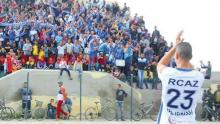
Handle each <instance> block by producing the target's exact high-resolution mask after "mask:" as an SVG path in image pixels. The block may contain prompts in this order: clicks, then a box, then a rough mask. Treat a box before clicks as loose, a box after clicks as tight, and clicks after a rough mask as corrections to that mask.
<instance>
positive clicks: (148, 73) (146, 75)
mask: <svg viewBox="0 0 220 124" xmlns="http://www.w3.org/2000/svg"><path fill="white" fill-rule="evenodd" d="M152 82H153V73H152V72H151V70H150V68H149V67H148V68H147V69H146V70H145V71H144V84H145V87H146V89H148V88H149V87H148V83H152Z"/></svg>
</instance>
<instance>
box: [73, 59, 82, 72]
mask: <svg viewBox="0 0 220 124" xmlns="http://www.w3.org/2000/svg"><path fill="white" fill-rule="evenodd" d="M73 70H74V71H78V72H79V75H81V74H82V72H83V63H82V60H81V58H80V57H77V59H76V61H75V63H74V66H73Z"/></svg>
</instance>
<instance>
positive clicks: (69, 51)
mask: <svg viewBox="0 0 220 124" xmlns="http://www.w3.org/2000/svg"><path fill="white" fill-rule="evenodd" d="M65 48H66V52H67V54H68V55H72V54H73V43H71V40H68V42H67V43H66V45H65Z"/></svg>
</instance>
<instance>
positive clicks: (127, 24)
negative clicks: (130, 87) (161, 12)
mask: <svg viewBox="0 0 220 124" xmlns="http://www.w3.org/2000/svg"><path fill="white" fill-rule="evenodd" d="M0 13H1V14H0V73H1V75H6V74H10V73H13V72H14V71H16V70H19V69H21V68H28V69H32V68H37V69H58V68H59V67H58V63H59V61H60V59H61V58H64V59H65V60H66V61H67V63H68V65H69V66H70V68H71V66H72V65H73V64H74V61H75V60H76V59H77V58H78V59H80V60H81V61H82V62H83V70H84V71H91V70H93V71H104V72H108V73H112V74H113V75H114V76H115V77H117V78H119V79H120V80H123V81H127V82H131V74H133V75H134V82H137V84H138V69H139V64H140V63H139V61H138V58H139V57H140V55H141V53H143V54H144V57H145V58H146V59H147V62H146V64H145V74H144V77H143V78H144V79H145V80H144V81H145V82H147V83H148V82H151V83H157V82H159V80H158V77H157V72H156V64H157V62H158V61H159V59H160V58H161V57H162V56H163V55H164V54H165V52H166V51H167V50H168V49H169V47H168V45H167V42H166V41H165V40H164V37H163V36H162V35H161V34H160V32H159V30H157V29H156V26H155V30H154V31H153V32H152V33H150V32H149V31H148V29H147V28H146V27H145V25H146V24H145V21H144V20H143V16H138V15H137V14H136V15H135V16H134V17H131V15H130V8H129V7H128V6H127V5H126V4H124V6H122V7H120V6H119V5H118V4H117V3H112V2H106V1H105V0H99V1H96V0H89V1H86V0H80V1H77V0H57V1H54V0H48V1H46V2H45V1H43V2H41V1H40V0H36V1H35V0H26V1H25V0H2V1H1V2H0ZM147 83H145V84H147ZM137 86H138V87H139V88H143V87H140V86H139V85H137ZM145 88H148V86H147V85H146V86H145ZM152 88H155V89H156V88H157V87H156V85H153V87H152Z"/></svg>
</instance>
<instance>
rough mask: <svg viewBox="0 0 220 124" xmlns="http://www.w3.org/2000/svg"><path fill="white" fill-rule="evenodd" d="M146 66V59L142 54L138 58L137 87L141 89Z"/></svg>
mask: <svg viewBox="0 0 220 124" xmlns="http://www.w3.org/2000/svg"><path fill="white" fill-rule="evenodd" d="M146 66H147V59H146V58H144V54H143V53H142V54H141V56H140V57H139V58H138V87H139V88H140V89H143V84H144V69H145V68H146Z"/></svg>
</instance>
